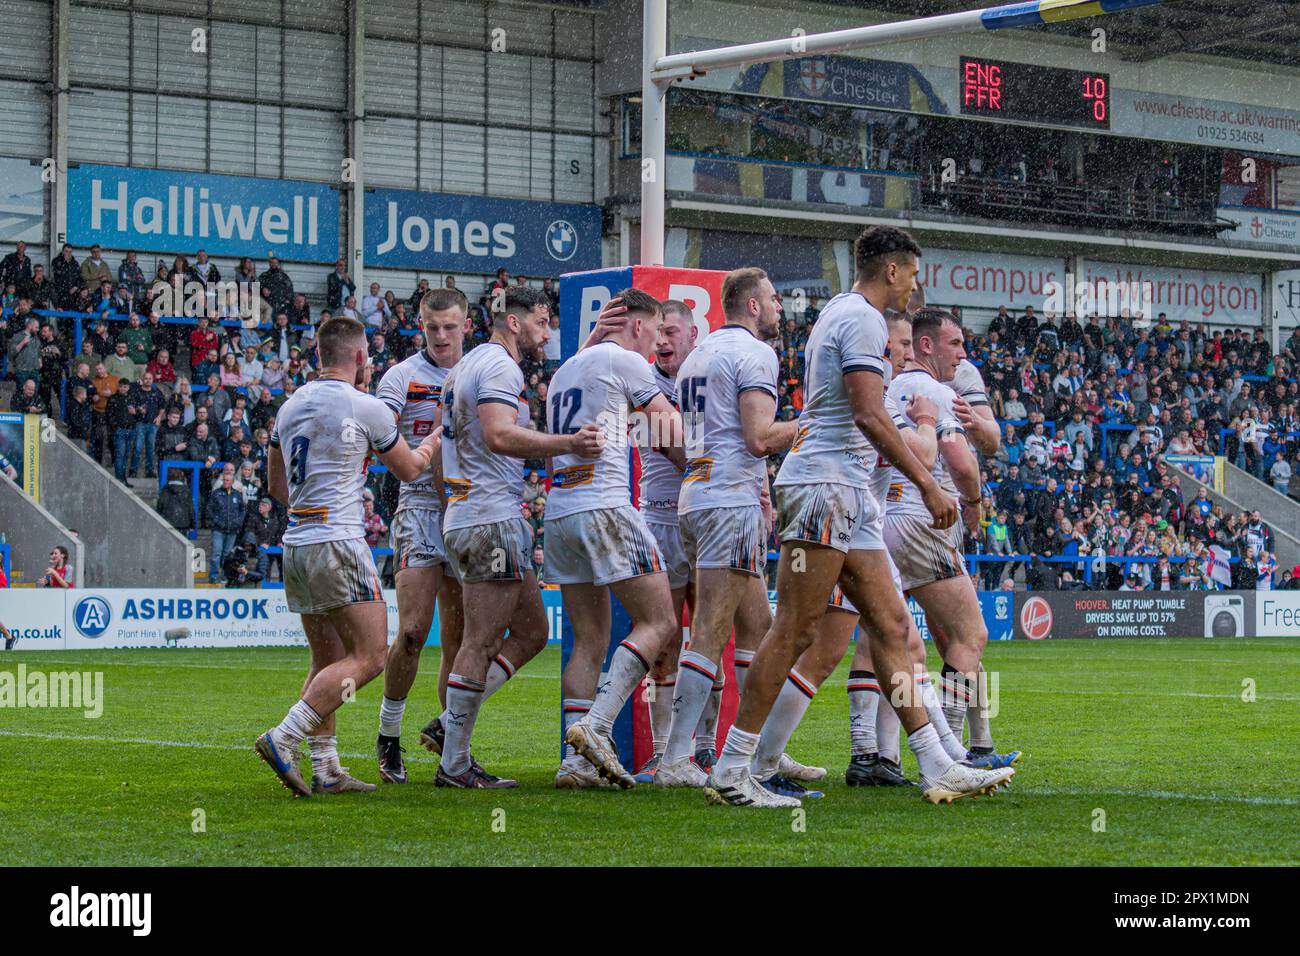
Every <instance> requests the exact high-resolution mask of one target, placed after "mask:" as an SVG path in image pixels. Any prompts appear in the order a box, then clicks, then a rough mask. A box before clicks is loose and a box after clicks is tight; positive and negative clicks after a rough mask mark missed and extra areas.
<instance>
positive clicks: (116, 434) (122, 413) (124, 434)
mask: <svg viewBox="0 0 1300 956" xmlns="http://www.w3.org/2000/svg"><path fill="white" fill-rule="evenodd" d="M131 385H132V383H131V380H130V379H128V378H122V377H119V378H118V382H117V394H115V395H113V396H112V397H111V398H109V400H108V406H107V415H106V418H107V423H108V434H109V441H110V444H111V445H112V448H113V472H114V474H116V475H117V480H118V481H120V482H122V484H126V483H127V482H126V478H127V474H126V469H127V465H128V464H129V463H130V460H131V451H132V449H133V448H134V447H135V442H134V439H135V423H136V421H137V420H138V418H137V415H136V407H135V405H134V404H133V403H132V401H131Z"/></svg>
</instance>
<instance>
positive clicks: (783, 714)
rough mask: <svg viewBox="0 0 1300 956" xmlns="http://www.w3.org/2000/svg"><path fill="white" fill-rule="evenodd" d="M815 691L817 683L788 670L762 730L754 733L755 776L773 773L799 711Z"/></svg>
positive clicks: (804, 709) (800, 716) (803, 711)
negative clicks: (756, 735) (755, 742)
mask: <svg viewBox="0 0 1300 956" xmlns="http://www.w3.org/2000/svg"><path fill="white" fill-rule="evenodd" d="M816 695H817V685H815V684H814V683H813V682H812V681H810V680H808V679H807V678H805V677H804V676H803V675H802V674H800V673H799V672H798V671H797V670H791V671H790V674H789V676H788V677H786V679H785V683H784V684H783V685H781V693H779V694H777V695H776V702H775V703H774V704H773V705H772V710H771V711H770V712H769V713H768V715H767V720H766V721H765V722H764V724H763V731H762V733H760V734H759V736H758V751H757V753H756V754H755V755H754V764H753V773H754V777H755V778H756V779H758V780H766V779H767V778H768V777H770V776H772V774H774V773H776V768H777V764H778V763H780V760H781V754H783V753H785V748H786V745H787V744H788V743H790V738H791V737H793V736H794V731H795V728H796V727H798V726H799V721H801V720H803V715H804V714H806V713H807V712H808V705H809V704H811V703H812V699H813V698H814V697H815V696H816Z"/></svg>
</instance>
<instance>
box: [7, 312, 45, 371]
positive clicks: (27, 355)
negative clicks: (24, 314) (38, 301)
mask: <svg viewBox="0 0 1300 956" xmlns="http://www.w3.org/2000/svg"><path fill="white" fill-rule="evenodd" d="M13 326H14V327H15V328H17V329H18V331H16V332H14V333H13V334H12V335H11V336H10V337H9V343H8V345H9V350H8V351H9V367H10V368H11V369H12V371H13V377H14V385H15V387H16V388H22V384H23V382H25V381H29V380H30V381H32V382H38V381H40V378H41V334H40V333H41V323H40V320H39V319H37V318H35V317H32V318H30V319H28V320H27V321H26V322H23V323H22V324H21V325H19V324H18V323H17V322H15V323H13Z"/></svg>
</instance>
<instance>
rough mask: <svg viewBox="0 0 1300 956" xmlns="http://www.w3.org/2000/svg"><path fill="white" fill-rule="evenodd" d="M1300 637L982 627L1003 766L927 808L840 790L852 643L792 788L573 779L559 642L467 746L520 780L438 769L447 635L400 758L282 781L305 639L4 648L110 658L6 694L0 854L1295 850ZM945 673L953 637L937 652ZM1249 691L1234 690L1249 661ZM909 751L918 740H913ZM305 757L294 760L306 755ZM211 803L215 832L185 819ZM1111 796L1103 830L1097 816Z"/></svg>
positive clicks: (467, 860) (107, 858)
mask: <svg viewBox="0 0 1300 956" xmlns="http://www.w3.org/2000/svg"><path fill="white" fill-rule="evenodd" d="M1297 651H1300V645H1297V643H1296V642H1294V641H1287V640H1264V639H1248V640H1192V639H1187V640H1144V641H1133V642H1119V641H1101V640H1098V641H1056V642H1052V641H1047V642H1042V643H1035V644H1030V643H1026V642H1019V641H1017V642H1014V643H1013V642H1007V643H997V644H990V645H989V647H988V651H987V653H986V657H985V666H986V668H987V669H988V670H990V671H997V672H998V673H999V674H1000V680H1001V700H1000V704H1001V713H1000V714H999V715H998V716H997V717H996V718H995V720H994V721H993V734H994V739H995V741H996V742H997V743H998V745H999V747H1000V748H1001V749H1007V748H1010V747H1016V748H1020V749H1022V750H1024V751H1025V757H1024V759H1023V760H1022V761H1021V764H1020V766H1019V767H1018V773H1017V775H1016V779H1015V782H1014V785H1013V788H1012V789H1011V790H1009V791H1004V792H1001V793H998V794H997V795H995V796H994V797H992V798H981V799H979V800H965V801H961V802H958V803H956V804H953V805H952V806H947V807H935V806H931V805H930V804H928V803H925V802H923V801H922V800H921V798H920V797H919V795H918V794H917V792H916V791H915V790H911V791H910V792H902V791H898V790H888V791H885V790H875V789H870V790H861V789H850V788H849V787H846V786H845V785H844V783H843V771H844V767H845V765H846V762H847V751H848V701H847V696H846V694H845V692H844V681H845V677H846V676H847V663H846V664H845V665H844V666H842V667H841V668H840V670H839V671H837V672H836V674H835V675H833V676H832V677H831V679H830V680H829V681H827V683H826V685H825V686H824V687H823V688H822V690H821V693H820V694H819V695H818V697H817V699H816V700H815V701H814V702H813V705H812V708H811V709H810V711H809V713H808V716H807V717H806V718H805V720H804V723H803V725H802V726H801V727H800V729H799V731H798V733H797V734H796V735H795V738H794V740H793V741H792V743H791V746H790V751H791V753H792V754H794V755H795V756H796V757H797V758H798V759H800V760H802V761H804V762H806V763H816V764H820V765H822V766H826V767H828V768H829V769H830V775H829V777H828V778H827V780H826V781H825V785H824V789H825V791H826V797H825V798H824V799H822V800H815V801H814V800H810V801H805V804H804V806H805V810H806V817H805V818H804V819H803V820H802V825H800V824H801V821H799V820H798V819H796V818H794V817H792V815H791V813H789V812H787V811H775V810H774V811H757V810H745V809H739V808H727V807H712V806H708V805H706V803H705V800H704V797H703V796H702V795H701V794H700V793H699V792H694V791H680V790H674V791H662V790H656V789H655V788H654V787H652V786H646V787H638V788H637V789H635V790H633V791H630V792H608V791H599V792H568V791H564V792H560V791H556V790H555V789H553V786H552V781H553V777H554V773H555V768H556V764H557V760H558V757H557V754H558V726H559V718H558V709H559V694H560V688H559V658H560V655H559V651H558V650H557V649H554V648H548V649H547V650H546V651H545V652H543V654H542V655H541V656H540V657H538V658H537V659H536V660H535V661H533V662H532V663H531V664H530V665H529V666H528V667H526V668H525V669H524V670H523V671H522V672H521V673H520V674H519V675H518V676H517V677H516V678H515V679H514V680H512V681H511V682H510V683H509V684H507V685H506V687H505V688H504V689H503V690H502V691H501V692H500V693H499V694H498V695H497V696H496V697H495V698H494V699H493V700H492V701H491V702H490V703H489V704H488V706H486V707H485V708H484V711H483V714H482V716H481V717H480V719H479V722H478V727H477V730H476V733H475V744H476V745H475V754H476V756H478V757H479V758H480V759H481V760H482V761H483V762H484V764H485V765H486V766H487V767H488V768H489V769H492V770H495V771H496V772H498V773H501V774H509V775H511V776H516V777H518V778H519V780H520V784H521V786H520V789H518V790H516V791H507V792H501V791H495V792H482V791H480V792H466V791H452V790H443V789H435V788H434V787H433V786H432V780H433V774H434V767H435V765H434V760H435V758H434V757H433V756H432V755H431V754H427V753H425V752H424V751H423V750H422V749H420V747H419V746H418V743H417V737H418V732H419V728H420V727H421V726H423V724H424V722H425V721H426V720H427V719H428V718H429V717H430V716H432V715H433V713H434V710H435V707H436V703H435V701H436V694H435V689H434V680H435V677H436V673H437V666H438V652H437V650H436V649H430V650H428V651H426V652H425V656H424V660H423V661H422V662H421V670H420V677H419V680H418V682H417V684H416V687H415V689H414V691H413V692H412V695H411V705H410V707H409V708H408V711H407V717H406V721H405V731H406V734H405V738H404V740H405V742H406V745H407V754H406V756H407V760H408V767H409V770H410V774H411V782H410V783H408V784H407V785H405V786H402V787H392V786H386V787H381V789H380V790H379V791H378V792H376V793H373V794H346V795H342V796H337V797H322V798H312V799H307V800H301V799H299V800H295V799H292V798H291V797H290V796H289V795H288V793H287V791H285V790H284V789H283V788H281V786H280V784H279V783H278V781H276V779H275V778H274V776H273V775H272V774H271V772H270V770H269V769H268V768H267V767H266V766H265V765H264V764H263V763H262V762H261V761H260V760H258V759H257V757H256V756H255V755H254V753H253V740H254V738H255V737H256V736H257V734H258V733H260V732H261V731H263V730H265V729H266V728H267V727H269V726H271V725H272V724H274V723H275V722H277V721H278V720H279V719H280V718H281V717H282V716H283V714H284V712H285V710H286V709H287V708H288V706H289V705H290V704H291V703H292V702H293V700H294V699H295V694H296V692H297V690H298V688H299V686H300V683H301V680H302V675H303V673H304V672H305V670H306V666H307V652H306V650H305V649H287V650H278V649H277V650H270V649H268V650H184V649H182V650H171V651H100V652H68V651H63V652H50V653H13V654H7V655H3V656H0V670H8V671H11V672H14V671H16V670H17V667H18V664H20V663H22V664H25V665H26V667H27V669H28V671H29V672H30V671H32V670H38V669H39V670H45V671H69V670H74V669H75V670H90V671H96V670H98V671H102V672H103V674H104V696H105V703H104V713H103V716H102V717H100V718H99V719H97V720H88V719H86V718H85V717H84V716H82V714H81V712H80V711H70V710H56V709H45V710H31V709H23V710H10V709H0V859H3V860H4V861H5V862H6V864H7V865H24V864H27V865H154V864H167V865H194V864H201V865H249V864H253V865H256V864H284V865H307V866H338V865H373V864H403V865H446V864H453V865H497V864H518V865H593V864H596V865H599V864H650V865H673V864H678V865H696V864H706V865H731V864H743V865H774V864H775V865H781V864H786V865H801V864H814V865H816V864H837V865H853V866H861V865H870V864H903V863H924V864H943V863H947V864H958V865H1008V864H1039V865H1057V864H1064V865H1092V864H1097V865H1240V864H1274V865H1295V864H1296V863H1298V862H1300V844H1297V843H1296V842H1295V839H1294V836H1295V834H1296V833H1297V832H1300V798H1298V797H1297V786H1296V767H1297V766H1300V653H1297ZM931 657H932V660H931V668H932V672H934V673H938V662H937V661H936V660H934V658H933V653H932V655H931ZM1248 680H1249V681H1253V682H1254V693H1255V699H1254V701H1253V702H1250V701H1247V700H1243V691H1244V688H1243V682H1246V681H1248ZM381 692H382V688H381V682H379V681H376V682H375V683H373V684H371V685H370V686H369V687H367V688H365V689H364V690H363V691H362V692H361V693H360V695H359V696H358V698H357V700H356V701H355V702H353V703H352V704H349V705H347V706H345V707H344V708H343V709H342V710H341V711H340V712H339V734H338V736H339V748H340V750H341V751H342V752H343V753H344V758H343V759H344V762H345V763H346V764H347V765H348V766H350V767H351V769H352V771H353V773H354V774H356V775H357V776H358V777H360V778H362V779H365V780H370V781H375V780H377V773H376V766H375V758H374V749H373V748H374V739H375V733H376V731H377V729H378V710H379V698H380V695H381ZM904 754H905V756H904V766H905V769H906V770H907V772H908V773H909V775H911V776H915V773H916V768H915V764H914V763H913V762H912V761H911V757H910V755H907V754H906V749H904ZM305 766H306V764H305V763H304V767H305ZM196 810H202V811H203V814H202V817H203V819H204V822H205V827H206V829H205V831H204V832H195V820H196V817H197V815H196V813H195V811H196ZM1098 811H1102V812H1103V813H1104V826H1105V829H1104V831H1100V830H1099V829H1098V827H1099V826H1100V821H1101V820H1102V816H1101V815H1100V814H1099V813H1098Z"/></svg>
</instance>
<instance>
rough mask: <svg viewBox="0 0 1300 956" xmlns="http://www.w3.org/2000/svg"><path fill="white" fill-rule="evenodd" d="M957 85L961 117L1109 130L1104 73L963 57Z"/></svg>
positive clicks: (1107, 84) (1107, 88)
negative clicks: (963, 115)
mask: <svg viewBox="0 0 1300 956" xmlns="http://www.w3.org/2000/svg"><path fill="white" fill-rule="evenodd" d="M958 84H959V88H958V92H959V95H960V100H961V112H962V113H963V114H965V115H967V116H982V117H985V118H988V119H1004V120H1021V121H1024V122H1029V123H1042V124H1044V125H1046V126H1074V127H1079V128H1082V129H1110V75H1109V74H1106V73H1094V72H1082V71H1079V70H1066V69H1062V68H1060V67H1055V66H1039V65H1037V64H1033V63H1012V62H1010V61H1008V60H989V59H983V58H980V57H973V56H964V57H962V58H961V71H960V75H959V77H958Z"/></svg>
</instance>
